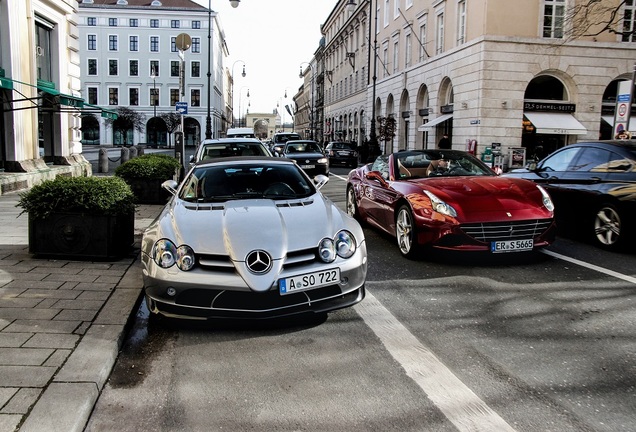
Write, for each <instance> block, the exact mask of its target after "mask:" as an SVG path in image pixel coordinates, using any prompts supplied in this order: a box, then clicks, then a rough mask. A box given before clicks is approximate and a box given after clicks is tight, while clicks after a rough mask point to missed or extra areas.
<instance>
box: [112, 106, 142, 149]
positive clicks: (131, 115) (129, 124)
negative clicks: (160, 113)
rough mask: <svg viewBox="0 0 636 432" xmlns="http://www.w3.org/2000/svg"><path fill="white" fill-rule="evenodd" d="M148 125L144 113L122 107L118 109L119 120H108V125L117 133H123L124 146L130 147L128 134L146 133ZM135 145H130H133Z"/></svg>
mask: <svg viewBox="0 0 636 432" xmlns="http://www.w3.org/2000/svg"><path fill="white" fill-rule="evenodd" d="M145 123H146V116H145V115H143V114H142V113H140V112H138V111H135V110H132V109H130V108H128V107H123V106H120V107H118V108H117V119H116V120H113V119H111V118H107V119H106V124H107V125H109V126H112V127H113V130H114V131H115V132H116V133H121V134H122V136H123V141H124V142H123V144H124V145H129V144H128V142H127V140H128V132H129V131H130V130H136V131H137V132H143V131H144V125H145ZM132 144H134V143H130V145H132Z"/></svg>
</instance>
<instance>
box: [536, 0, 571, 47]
mask: <svg viewBox="0 0 636 432" xmlns="http://www.w3.org/2000/svg"><path fill="white" fill-rule="evenodd" d="M548 7H552V15H550V16H551V18H552V19H551V24H550V27H549V33H550V35H549V36H546V33H545V32H546V29H547V27H546V25H545V20H546V17H547V16H548V15H547V14H546V9H547V8H548ZM559 8H560V9H561V10H562V15H561V16H560V24H561V25H560V26H559V25H558V23H559V18H558V14H557V9H559ZM565 9H566V1H565V0H543V10H542V20H541V37H543V38H546V39H563V36H564V26H565V22H564V21H565V20H564V18H565V14H566V10H565ZM559 32H560V33H559Z"/></svg>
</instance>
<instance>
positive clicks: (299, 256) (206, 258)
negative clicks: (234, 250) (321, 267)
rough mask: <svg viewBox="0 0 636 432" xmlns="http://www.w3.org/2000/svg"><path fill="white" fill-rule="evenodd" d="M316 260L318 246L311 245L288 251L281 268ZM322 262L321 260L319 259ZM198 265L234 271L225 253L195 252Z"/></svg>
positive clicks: (211, 268) (285, 268)
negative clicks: (310, 246)
mask: <svg viewBox="0 0 636 432" xmlns="http://www.w3.org/2000/svg"><path fill="white" fill-rule="evenodd" d="M316 261H318V248H317V247H312V248H308V249H302V250H297V251H289V252H287V255H286V256H285V261H284V263H283V269H284V270H288V269H292V268H298V267H302V266H309V265H311V264H313V263H314V262H316ZM320 262H321V263H322V261H320ZM197 263H198V265H199V266H200V267H201V268H202V269H204V270H208V271H216V272H229V273H234V271H235V270H234V264H233V263H232V260H230V257H229V256H227V255H206V254H197Z"/></svg>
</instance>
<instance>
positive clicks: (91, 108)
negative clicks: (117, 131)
mask: <svg viewBox="0 0 636 432" xmlns="http://www.w3.org/2000/svg"><path fill="white" fill-rule="evenodd" d="M82 112H93V113H100V114H101V116H102V117H103V118H107V119H112V120H117V111H114V110H109V109H106V108H102V107H100V106H97V105H93V104H89V103H88V102H84V109H83V110H82Z"/></svg>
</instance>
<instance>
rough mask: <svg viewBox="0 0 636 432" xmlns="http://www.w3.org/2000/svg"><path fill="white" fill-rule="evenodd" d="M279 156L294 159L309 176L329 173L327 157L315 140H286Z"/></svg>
mask: <svg viewBox="0 0 636 432" xmlns="http://www.w3.org/2000/svg"><path fill="white" fill-rule="evenodd" d="M281 156H283V157H286V158H289V159H293V160H295V161H296V163H297V164H298V165H299V166H300V167H301V168H302V169H303V171H305V172H306V173H307V175H308V176H309V177H315V176H317V175H318V174H324V175H329V159H327V157H326V156H325V154H324V153H323V152H322V150H321V148H320V144H318V143H317V142H316V141H311V140H292V141H287V143H286V144H285V147H284V148H283V152H282V155H281Z"/></svg>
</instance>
